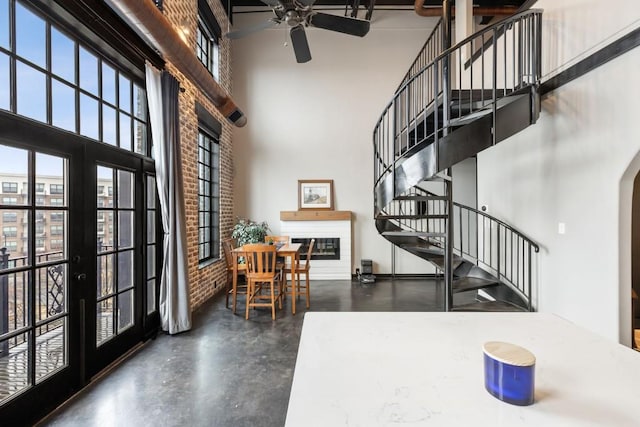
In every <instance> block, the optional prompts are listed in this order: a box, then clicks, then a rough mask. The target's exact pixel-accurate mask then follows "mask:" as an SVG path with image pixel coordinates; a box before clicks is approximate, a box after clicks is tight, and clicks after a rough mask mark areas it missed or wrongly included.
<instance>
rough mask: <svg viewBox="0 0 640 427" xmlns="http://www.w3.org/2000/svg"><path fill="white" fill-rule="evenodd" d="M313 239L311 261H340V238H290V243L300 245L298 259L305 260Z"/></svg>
mask: <svg viewBox="0 0 640 427" xmlns="http://www.w3.org/2000/svg"><path fill="white" fill-rule="evenodd" d="M313 238H315V239H316V243H315V244H314V245H313V252H311V259H325V260H328V259H340V238H339V237H304V238H295V237H294V238H292V239H291V243H300V244H302V246H301V247H300V259H307V252H308V251H309V242H311V239H313Z"/></svg>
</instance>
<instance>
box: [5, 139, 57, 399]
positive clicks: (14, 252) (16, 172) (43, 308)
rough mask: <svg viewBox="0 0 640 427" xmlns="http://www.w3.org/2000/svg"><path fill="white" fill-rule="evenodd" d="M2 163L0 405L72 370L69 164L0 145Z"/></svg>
mask: <svg viewBox="0 0 640 427" xmlns="http://www.w3.org/2000/svg"><path fill="white" fill-rule="evenodd" d="M0 158H2V159H3V162H2V166H0V181H1V182H2V188H1V189H0V211H1V215H0V232H1V233H2V236H1V237H2V240H1V241H0V403H3V402H5V401H7V400H9V399H11V398H12V397H13V396H14V395H16V394H18V393H24V392H25V391H28V390H29V389H32V388H34V387H35V386H37V385H38V384H40V383H41V382H43V381H45V380H46V379H48V378H51V377H53V376H54V375H55V374H56V373H58V372H60V371H62V370H63V369H64V368H66V367H68V366H69V360H70V359H69V347H70V346H69V334H68V324H69V304H68V301H69V274H68V272H69V259H68V256H67V254H68V247H69V240H68V233H69V230H68V227H67V219H68V215H69V206H68V203H67V200H68V193H67V190H66V189H67V187H68V182H69V159H68V158H67V157H63V156H54V155H49V154H44V153H39V152H36V151H33V150H29V149H21V148H15V147H9V146H7V145H1V144H0ZM47 189H48V190H49V191H47ZM51 189H53V192H52V191H51ZM54 200H55V201H54Z"/></svg>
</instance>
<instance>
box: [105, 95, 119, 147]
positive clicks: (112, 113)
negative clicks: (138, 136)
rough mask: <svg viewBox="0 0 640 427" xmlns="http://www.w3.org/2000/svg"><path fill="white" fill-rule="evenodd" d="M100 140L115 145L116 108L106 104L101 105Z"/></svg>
mask: <svg viewBox="0 0 640 427" xmlns="http://www.w3.org/2000/svg"><path fill="white" fill-rule="evenodd" d="M102 140H103V141H104V142H106V143H107V144H111V145H116V110H115V108H111V107H109V106H107V105H102Z"/></svg>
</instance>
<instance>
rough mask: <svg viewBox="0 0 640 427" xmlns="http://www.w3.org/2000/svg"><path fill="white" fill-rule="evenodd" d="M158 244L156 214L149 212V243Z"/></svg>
mask: <svg viewBox="0 0 640 427" xmlns="http://www.w3.org/2000/svg"><path fill="white" fill-rule="evenodd" d="M155 242H156V212H155V211H148V212H147V243H155Z"/></svg>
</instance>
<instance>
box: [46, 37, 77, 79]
mask: <svg viewBox="0 0 640 427" xmlns="http://www.w3.org/2000/svg"><path fill="white" fill-rule="evenodd" d="M51 72H52V73H53V74H55V75H56V76H58V77H60V78H63V79H65V80H66V81H68V82H70V83H74V84H75V82H76V78H75V73H76V55H75V42H74V41H73V40H71V39H70V38H69V37H67V36H65V35H64V34H63V33H61V32H60V31H58V30H57V29H56V28H55V27H51Z"/></svg>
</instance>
